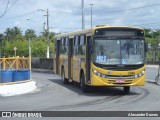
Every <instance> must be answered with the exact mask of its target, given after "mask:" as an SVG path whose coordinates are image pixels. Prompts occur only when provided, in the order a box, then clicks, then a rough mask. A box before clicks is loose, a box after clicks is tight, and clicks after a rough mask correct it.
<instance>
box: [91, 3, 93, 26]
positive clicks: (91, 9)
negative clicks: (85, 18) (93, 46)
mask: <svg viewBox="0 0 160 120" xmlns="http://www.w3.org/2000/svg"><path fill="white" fill-rule="evenodd" d="M90 5H91V28H92V6H93V4H90Z"/></svg>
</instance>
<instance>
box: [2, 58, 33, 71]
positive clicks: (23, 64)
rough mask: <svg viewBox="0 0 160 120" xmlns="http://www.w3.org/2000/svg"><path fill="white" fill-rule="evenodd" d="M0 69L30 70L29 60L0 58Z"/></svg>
mask: <svg viewBox="0 0 160 120" xmlns="http://www.w3.org/2000/svg"><path fill="white" fill-rule="evenodd" d="M0 67H1V69H2V70H6V69H9V70H10V69H16V70H18V69H30V59H29V57H28V58H25V57H18V56H17V57H9V58H0Z"/></svg>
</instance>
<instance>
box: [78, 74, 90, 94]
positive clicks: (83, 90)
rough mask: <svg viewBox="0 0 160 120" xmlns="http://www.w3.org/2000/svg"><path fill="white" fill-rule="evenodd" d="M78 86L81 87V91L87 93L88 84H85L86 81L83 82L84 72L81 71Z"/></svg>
mask: <svg viewBox="0 0 160 120" xmlns="http://www.w3.org/2000/svg"><path fill="white" fill-rule="evenodd" d="M80 86H81V88H82V92H83V93H87V92H88V89H89V86H88V85H86V83H85V78H84V74H83V73H82V76H81V79H80Z"/></svg>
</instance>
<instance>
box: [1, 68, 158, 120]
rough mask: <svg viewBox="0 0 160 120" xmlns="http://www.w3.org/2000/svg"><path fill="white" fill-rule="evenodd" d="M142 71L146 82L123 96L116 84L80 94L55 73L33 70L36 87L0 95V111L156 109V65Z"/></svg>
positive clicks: (132, 88) (78, 89)
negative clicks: (21, 92) (26, 90)
mask: <svg viewBox="0 0 160 120" xmlns="http://www.w3.org/2000/svg"><path fill="white" fill-rule="evenodd" d="M146 73H147V81H148V82H146V85H145V86H144V87H131V92H130V93H129V94H127V95H124V94H123V89H122V88H118V87H117V88H92V91H91V92H89V93H86V94H84V93H82V92H81V88H80V87H79V86H78V85H77V84H69V85H64V84H63V83H62V81H61V78H60V77H59V76H57V75H55V74H47V73H35V72H33V73H32V78H33V80H35V81H36V82H37V87H38V88H37V89H36V90H35V91H33V92H32V93H27V94H24V95H18V96H12V97H0V99H1V100H0V111H15V110H16V111H57V110H58V111H160V94H159V93H160V86H158V85H156V84H155V83H154V78H155V76H156V74H157V68H154V67H151V68H147V70H146ZM62 119H63V118H62ZM88 119H89V118H88ZM90 119H91V118H90ZM94 119H95V118H94ZM94 119H93V120H94ZM142 119H143V118H142Z"/></svg>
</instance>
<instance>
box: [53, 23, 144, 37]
mask: <svg viewBox="0 0 160 120" xmlns="http://www.w3.org/2000/svg"><path fill="white" fill-rule="evenodd" d="M101 28H131V29H138V30H144V29H143V28H139V27H133V26H110V25H97V26H95V27H93V28H90V29H85V30H80V31H77V32H70V33H62V34H58V35H55V37H56V38H59V37H66V36H74V35H80V34H88V33H93V31H94V30H96V29H101Z"/></svg>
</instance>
